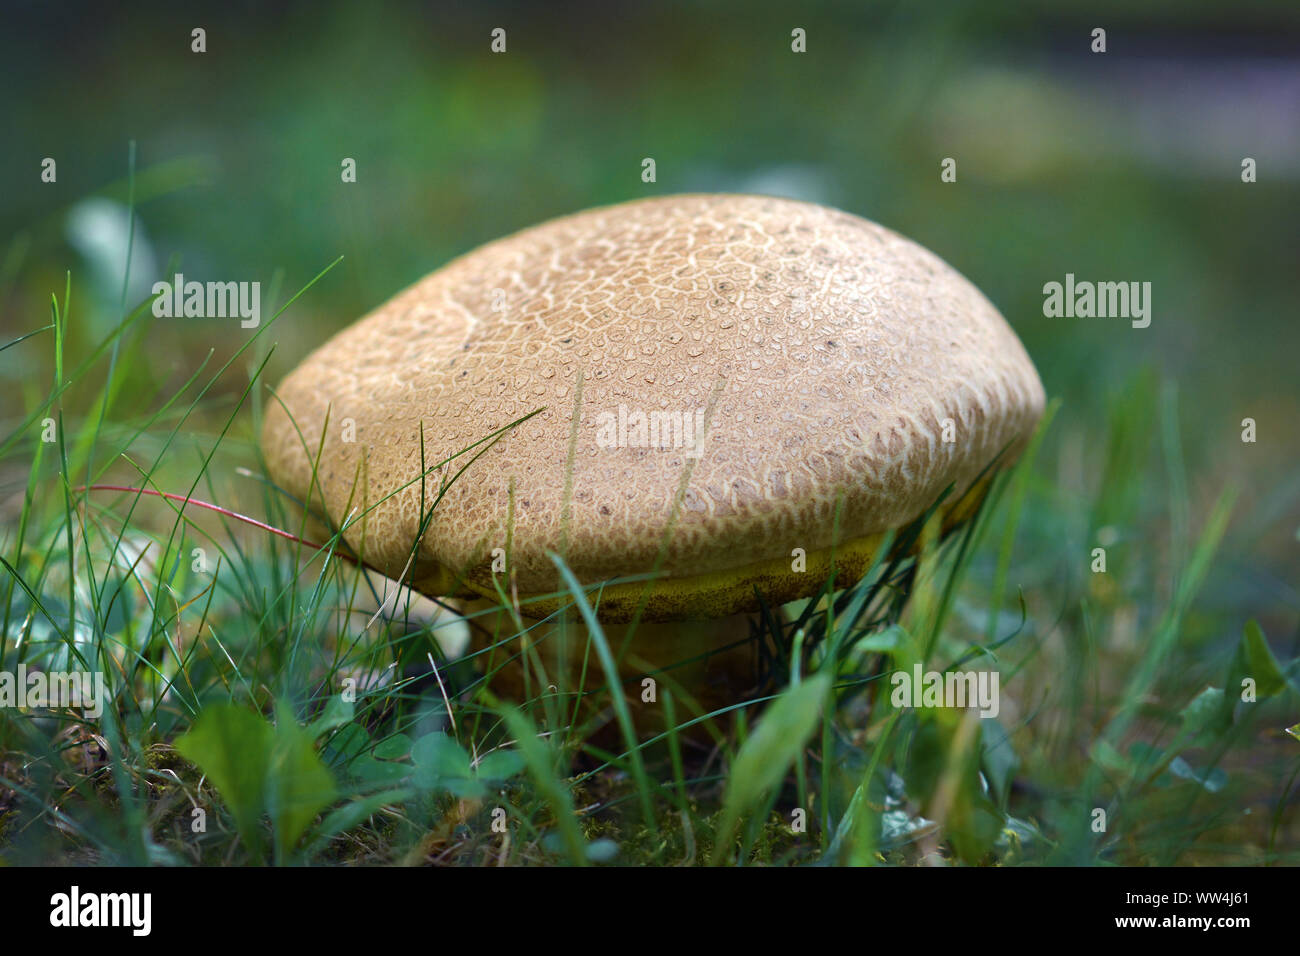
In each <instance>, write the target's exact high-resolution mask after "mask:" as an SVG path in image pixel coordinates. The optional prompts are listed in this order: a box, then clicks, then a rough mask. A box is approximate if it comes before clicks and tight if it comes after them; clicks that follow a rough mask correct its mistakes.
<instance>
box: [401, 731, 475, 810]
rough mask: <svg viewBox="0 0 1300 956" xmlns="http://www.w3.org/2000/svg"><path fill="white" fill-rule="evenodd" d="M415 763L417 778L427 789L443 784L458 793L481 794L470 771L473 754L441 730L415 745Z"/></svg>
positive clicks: (414, 777)
mask: <svg viewBox="0 0 1300 956" xmlns="http://www.w3.org/2000/svg"><path fill="white" fill-rule="evenodd" d="M411 760H412V762H414V764H415V774H414V776H413V778H412V779H413V780H414V782H415V785H416V786H418V787H420V788H421V789H423V790H432V789H434V788H436V787H441V788H442V789H444V790H447V791H449V792H451V793H452V794H453V795H455V796H462V797H467V796H477V795H478V794H477V793H475V792H473V791H475V790H476V789H478V788H477V787H476V786H474V785H473V783H474V781H473V777H474V774H473V772H472V771H471V770H470V763H469V754H467V753H466V752H465V748H463V747H462V746H461V745H460V744H458V743H456V741H455V740H453V739H452V738H451V737H448V736H447V735H446V734H444V733H441V732H435V733H432V734H425V735H424V736H423V737H421V738H420V739H419V740H417V741H416V742H415V743H414V744H413V745H412V746H411Z"/></svg>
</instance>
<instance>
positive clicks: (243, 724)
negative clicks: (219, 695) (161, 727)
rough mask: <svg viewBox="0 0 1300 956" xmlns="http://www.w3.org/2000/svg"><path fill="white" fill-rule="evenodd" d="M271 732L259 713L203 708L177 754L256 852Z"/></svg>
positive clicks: (215, 706) (225, 707) (228, 706)
mask: <svg viewBox="0 0 1300 956" xmlns="http://www.w3.org/2000/svg"><path fill="white" fill-rule="evenodd" d="M274 733H275V731H274V729H273V728H272V727H271V725H270V724H269V723H268V722H267V721H266V720H265V719H263V717H262V716H261V715H260V714H255V713H253V712H252V711H251V710H248V709H246V708H244V707H239V706H236V705H235V704H227V703H222V704H210V705H208V706H207V707H204V708H203V711H202V712H201V713H200V714H199V717H198V720H196V721H195V722H194V726H193V727H192V728H191V729H190V731H189V732H188V733H186V734H185V735H184V736H182V737H180V738H179V739H178V740H177V741H176V750H177V751H178V752H179V753H180V754H181V756H183V757H184V758H185V759H186V760H188V761H190V762H191V763H192V764H194V765H195V766H197V767H198V768H199V769H200V770H202V771H203V773H204V774H205V775H206V776H207V778H208V779H209V780H211V781H212V785H213V786H214V787H216V788H217V792H218V793H219V794H220V795H221V799H222V800H223V801H224V802H225V804H226V807H227V809H229V810H230V814H231V816H233V817H234V818H235V827H236V828H237V829H238V830H239V836H240V839H242V840H243V841H244V847H245V848H246V849H247V850H248V852H249V854H250V855H252V856H258V855H260V852H261V844H262V839H261V837H262V834H261V816H262V811H263V809H264V808H265V803H264V800H265V794H266V773H267V767H268V764H269V761H270V753H271V744H272V738H273V737H274Z"/></svg>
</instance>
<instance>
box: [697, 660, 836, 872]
mask: <svg viewBox="0 0 1300 956" xmlns="http://www.w3.org/2000/svg"><path fill="white" fill-rule="evenodd" d="M830 688H831V678H830V675H829V674H817V675H815V676H813V677H810V678H808V679H806V680H804V681H803V682H802V683H799V684H795V685H794V686H792V687H788V688H786V690H785V691H784V692H783V693H782V694H781V696H780V697H778V698H777V699H776V700H775V701H774V702H773V703H772V705H771V706H770V707H768V709H767V711H766V712H765V713H764V714H763V717H762V719H761V720H760V721H759V724H758V728H757V729H756V730H755V731H754V733H753V734H752V735H750V737H749V739H748V740H746V741H745V743H744V745H743V746H742V747H741V748H740V753H738V754H737V755H736V760H735V762H734V763H733V764H732V766H731V773H730V775H729V776H728V778H727V791H726V795H725V797H724V798H723V805H722V822H721V823H720V824H719V827H718V842H717V847H716V849H715V850H714V854H713V862H714V863H715V864H717V863H721V862H722V861H723V859H724V858H725V857H726V856H727V854H728V853H729V852H730V850H731V838H732V836H733V834H734V833H735V830H736V825H737V823H738V822H739V820H740V817H741V815H742V814H743V813H745V812H746V811H749V810H752V809H753V808H754V806H755V804H757V803H758V802H759V801H760V800H761V799H762V797H763V796H764V795H765V794H766V793H767V792H768V791H769V790H771V789H772V788H773V787H775V786H776V785H777V784H778V783H779V782H780V781H781V778H782V777H784V776H785V772H786V770H788V769H789V767H790V765H791V764H792V763H794V761H795V759H796V758H797V757H798V756H799V753H800V751H801V750H803V746H804V744H805V743H806V742H807V740H808V737H809V735H810V734H811V733H812V732H813V730H814V729H815V728H816V727H817V724H818V723H819V721H820V720H821V716H822V703H823V701H824V700H825V699H826V695H827V694H828V693H829V692H830Z"/></svg>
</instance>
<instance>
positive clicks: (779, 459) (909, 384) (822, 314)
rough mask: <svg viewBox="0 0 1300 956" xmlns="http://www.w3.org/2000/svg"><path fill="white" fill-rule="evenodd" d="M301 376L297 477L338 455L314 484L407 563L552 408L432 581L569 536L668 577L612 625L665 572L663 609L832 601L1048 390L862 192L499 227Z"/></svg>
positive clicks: (965, 482) (666, 612)
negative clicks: (828, 580)
mask: <svg viewBox="0 0 1300 956" xmlns="http://www.w3.org/2000/svg"><path fill="white" fill-rule="evenodd" d="M580 377H581V406H580V417H579V419H578V422H577V425H576V427H574V424H573V419H574V409H575V398H576V397H577V395H578V390H579V379H580ZM278 394H279V398H280V400H281V401H282V402H283V404H284V407H285V408H287V409H288V412H289V413H291V415H292V418H293V422H291V421H290V417H289V415H287V414H286V413H285V411H284V409H282V408H281V407H280V405H279V404H278V403H276V402H274V401H273V402H272V403H270V405H269V410H268V414H267V418H266V426H265V430H264V433H263V446H264V449H265V453H266V456H267V462H268V465H269V468H270V472H271V476H272V478H273V479H274V480H275V481H276V482H277V483H279V484H280V485H281V486H282V487H284V488H285V489H286V490H287V491H289V492H290V493H292V494H294V495H296V496H298V497H300V498H307V497H308V491H309V485H310V484H311V481H312V472H313V467H312V461H313V459H314V458H315V457H316V454H317V450H318V449H319V450H320V455H319V467H318V470H317V474H316V480H317V483H318V484H317V486H316V489H315V491H314V493H313V494H312V495H311V497H312V498H313V499H314V500H317V501H318V502H320V501H323V505H324V507H325V509H326V510H327V512H328V514H329V515H330V517H331V518H332V520H333V521H334V522H335V523H339V524H341V523H343V522H344V521H345V519H347V518H348V516H349V515H350V514H351V515H354V516H355V515H357V514H360V513H361V512H363V511H365V510H366V508H368V507H370V506H375V507H373V509H372V510H370V511H369V512H368V513H367V514H366V516H365V518H364V520H356V519H355V518H354V520H353V523H351V524H350V525H349V526H348V528H347V531H346V538H347V540H348V542H349V544H350V545H351V546H352V547H353V548H354V549H356V550H357V551H358V552H359V553H360V554H361V555H362V557H363V558H364V559H365V560H366V561H367V562H368V563H370V564H372V565H373V566H374V567H376V568H378V569H379V570H381V571H383V572H385V573H386V574H389V575H393V576H395V575H398V574H400V573H401V572H402V571H403V570H404V569H406V568H407V565H408V559H410V557H411V554H412V551H413V549H414V548H415V543H416V538H417V536H418V529H419V526H420V521H421V515H422V513H427V510H428V508H429V506H430V505H431V504H432V502H433V500H434V499H435V498H436V497H437V493H438V489H439V486H440V482H441V481H442V479H443V477H444V476H446V477H450V475H451V474H453V473H454V472H455V471H456V470H458V469H459V468H460V467H461V466H462V465H464V464H466V463H468V462H469V460H470V458H471V457H472V456H473V455H474V454H476V453H477V452H480V451H483V449H484V448H485V447H486V446H485V445H483V444H480V445H478V446H477V447H475V448H473V449H472V450H471V451H469V452H468V453H465V454H460V453H462V452H463V451H464V450H465V449H467V448H469V447H470V446H472V445H474V444H475V443H476V442H479V441H480V440H482V439H484V438H485V437H487V436H489V435H491V434H492V433H493V432H495V431H497V430H498V429H501V428H503V427H505V426H507V425H509V424H510V423H511V422H513V421H515V420H517V419H519V418H522V417H524V416H525V415H528V414H529V413H531V412H534V411H536V410H537V409H539V408H541V409H543V410H542V411H541V412H540V413H539V414H537V415H535V416H534V417H532V418H530V419H528V420H527V421H525V422H523V423H522V424H520V425H518V426H517V427H515V428H513V429H511V430H509V431H507V432H506V433H505V434H504V435H503V436H502V437H501V438H500V440H499V441H497V442H496V443H495V444H493V445H492V446H491V447H488V448H487V450H486V451H484V452H483V454H482V455H481V457H479V458H478V459H477V460H476V461H474V462H473V463H471V464H469V467H468V468H467V469H466V470H465V472H464V473H463V474H462V475H461V476H460V477H459V478H458V480H457V481H456V482H455V483H454V484H452V485H451V486H450V487H449V488H448V489H447V491H446V494H445V496H444V497H443V498H442V500H441V501H440V502H438V504H437V507H436V508H434V510H433V512H432V517H431V518H430V519H429V520H428V526H427V530H426V531H425V533H424V535H423V537H422V538H421V539H420V541H419V545H418V549H416V554H415V559H414V561H413V562H412V564H411V567H410V570H409V572H408V575H409V579H410V580H412V581H414V583H415V585H416V586H417V587H418V588H420V589H421V590H425V591H426V592H428V593H439V594H456V593H459V594H462V595H469V594H473V593H477V594H480V595H486V596H495V595H496V589H495V586H494V582H493V577H494V574H493V568H492V565H493V554H492V552H493V550H494V549H498V548H500V549H503V550H504V551H505V552H507V553H508V555H509V562H510V570H511V572H512V575H513V584H514V586H515V588H516V590H517V593H518V595H519V596H520V598H521V600H522V599H526V598H528V597H530V596H536V595H546V594H552V593H554V592H556V591H559V590H561V588H562V585H561V583H560V579H559V576H558V573H557V571H556V569H555V566H554V564H553V563H552V561H551V560H550V558H549V557H548V555H547V552H548V551H556V552H563V553H566V554H567V560H568V563H569V565H570V566H571V567H572V569H573V571H574V573H575V575H576V576H577V578H578V580H579V581H581V582H582V583H583V584H595V583H598V582H602V581H609V580H612V579H616V578H626V577H628V576H634V575H636V576H642V583H637V584H626V583H625V584H622V585H613V586H611V587H607V588H606V589H605V590H604V592H603V593H602V594H601V596H600V600H601V613H602V615H603V616H605V617H607V618H608V619H610V620H618V619H620V618H626V617H627V616H628V615H629V614H630V613H631V611H632V609H633V607H634V606H635V604H636V603H637V600H638V599H640V598H641V596H642V594H643V591H644V583H643V582H644V576H645V575H646V574H647V573H648V572H650V571H652V569H655V568H656V566H658V568H659V571H660V573H661V576H662V577H661V579H660V580H658V582H657V583H656V585H655V587H654V591H653V597H652V599H651V601H650V604H649V607H648V609H647V610H648V614H647V616H648V617H650V618H675V617H696V616H720V615H722V614H727V613H732V612H735V611H740V610H747V609H752V608H753V607H755V606H756V605H755V598H754V588H755V587H758V589H759V590H760V591H761V592H763V594H764V597H765V600H768V601H770V602H779V601H787V600H792V599H794V598H797V597H800V596H806V595H808V594H810V593H813V592H814V591H815V590H816V589H817V588H819V587H820V586H821V584H822V582H823V581H824V580H825V572H827V571H828V570H829V568H830V556H831V554H832V552H833V553H834V554H835V558H836V562H837V566H838V567H839V568H840V569H841V577H840V578H839V580H841V581H843V582H847V580H849V579H851V576H852V575H853V574H861V573H862V570H863V565H864V563H865V561H866V560H867V559H868V558H869V557H870V554H871V552H872V551H873V550H874V548H875V545H876V542H877V541H878V540H879V536H880V535H881V534H882V533H884V532H886V531H887V530H889V529H896V528H899V527H901V526H904V525H906V524H907V523H909V522H910V521H912V520H913V519H915V518H916V517H917V516H919V515H920V514H922V513H923V512H924V511H925V509H926V508H928V507H929V506H930V505H932V504H933V503H934V501H935V500H936V498H938V497H939V496H940V494H941V493H942V491H943V490H944V489H945V488H946V487H947V486H948V485H949V484H950V483H952V484H955V486H956V489H955V494H954V495H952V496H951V497H950V498H949V499H948V501H949V502H954V501H958V500H959V499H962V500H961V505H960V508H961V509H968V508H969V507H970V505H971V502H972V500H973V498H974V497H975V495H976V493H977V492H978V491H979V490H980V489H978V488H974V489H973V488H972V486H973V485H974V483H975V479H976V478H977V476H979V475H980V474H981V472H982V471H984V469H985V468H986V466H988V465H989V464H990V463H991V462H993V461H994V459H995V458H997V456H998V454H999V452H1001V451H1003V450H1004V449H1007V450H1008V453H1007V455H1005V456H1004V458H1002V459H999V462H998V463H999V464H1003V463H1004V462H1006V461H1010V460H1012V459H1013V458H1014V456H1015V454H1016V453H1017V452H1018V451H1019V449H1020V448H1021V447H1022V446H1023V444H1024V442H1025V441H1026V440H1027V439H1028V437H1029V435H1030V433H1031V432H1032V430H1033V428H1034V425H1035V423H1036V422H1037V421H1038V418H1039V416H1040V414H1041V412H1042V408H1043V387H1042V383H1041V382H1040V381H1039V378H1038V375H1037V373H1036V372H1035V370H1034V366H1033V363H1032V362H1031V361H1030V359H1029V357H1028V355H1027V354H1026V353H1025V350H1024V348H1023V346H1022V345H1021V344H1020V341H1019V340H1018V339H1017V338H1016V335H1015V333H1014V332H1013V331H1012V330H1011V328H1010V327H1009V326H1008V325H1007V323H1006V321H1005V320H1004V319H1003V318H1002V316H1001V315H1000V314H999V313H998V311H997V310H996V309H995V308H994V307H993V306H992V304H990V303H989V301H988V300H987V299H986V298H984V296H983V295H981V294H980V292H979V291H978V290H977V289H976V288H975V287H974V286H973V285H971V284H970V283H969V282H968V281H966V280H965V279H964V278H962V276H961V275H959V274H958V273H957V272H956V271H954V270H953V269H952V268H951V267H950V266H948V265H947V264H946V263H944V262H943V261H942V260H940V259H939V258H938V257H937V256H935V255H934V254H932V253H930V252H928V251H927V250H925V249H923V248H921V247H920V246H918V245H917V244H916V243H913V242H911V241H909V240H907V239H904V238H903V237H902V236H899V235H898V234H896V233H894V232H891V231H890V230H888V229H885V228H883V227H881V226H878V225H876V224H874V223H872V222H868V221H866V220H864V219H860V218H858V217H856V216H852V215H849V214H847V213H843V212H839V211H837V210H834V209H828V208H825V207H822V206H817V205H812V204H809V203H804V202H795V201H791V200H785V199H774V198H768V197H762V196H734V195H687V196H670V197H666V198H660V199H649V200H643V201H638V202H631V203H626V204H623V205H619V206H611V207H607V208H601V209H593V210H589V211H587V212H581V213H578V214H576V215H572V216H566V217H564V218H561V219H556V220H553V221H551V222H547V223H544V224H542V225H540V226H536V227H534V228H531V229H526V230H524V231H523V232H520V233H517V234H515V235H513V236H510V237H507V238H505V239H501V240H498V241H496V242H492V243H489V244H488V245H486V246H483V247H481V248H480V249H477V250H475V251H474V252H471V253H469V254H468V255H465V256H463V257H461V258H459V259H457V260H455V261H454V262H452V263H450V264H449V265H447V266H445V267H444V268H442V269H439V270H438V271H436V272H434V273H432V274H431V275H429V276H427V277H426V278H424V279H423V280H421V281H420V282H418V283H417V284H415V285H414V286H412V287H411V288H409V289H407V290H406V291H404V292H402V293H401V294H400V295H398V296H397V297H396V298H394V299H392V300H391V301H389V302H388V303H386V304H385V305H383V306H381V307H380V308H379V309H378V310H376V311H375V312H373V313H371V314H370V315H369V316H367V317H366V318H364V319H362V320H361V321H359V322H357V323H355V324H354V325H352V326H351V327H349V328H347V329H345V330H344V331H342V332H340V333H339V334H338V335H336V336H334V337H333V338H332V339H330V340H329V341H328V342H327V343H326V344H325V345H323V346H322V347H321V348H319V349H317V350H316V351H315V352H314V353H312V355H310V356H309V357H308V358H307V359H306V360H305V361H304V362H303V363H302V364H301V365H300V366H299V367H298V368H297V369H296V370H295V371H294V372H293V373H292V374H290V375H289V376H288V378H286V379H285V381H284V382H283V383H282V384H281V386H280V387H279V389H278ZM638 413H639V414H640V415H644V416H645V421H644V424H645V425H646V426H647V428H646V429H645V432H642V431H641V430H640V429H639V428H638V425H640V424H642V419H641V418H639V417H638ZM652 413H658V414H657V417H656V416H652ZM327 415H328V423H329V424H328V428H326V427H325V423H326V419H327ZM701 418H705V419H707V433H706V434H705V436H704V439H703V442H702V444H699V445H695V446H692V445H691V442H690V438H691V430H690V428H689V426H691V425H694V426H698V425H699V424H700V423H701ZM651 421H653V423H654V424H655V425H656V426H657V427H656V429H655V431H656V432H657V433H659V434H657V435H656V436H654V437H657V438H658V444H657V445H655V444H653V441H652V440H651V438H652V436H651V435H650V434H649V431H650V430H649V428H648V425H649V424H650V423H651ZM294 422H296V428H295V424H294ZM945 423H947V426H948V435H947V436H945ZM421 427H423V437H424V454H423V462H424V466H425V467H426V468H429V467H432V466H433V465H435V464H437V463H439V462H441V461H444V460H445V459H448V458H452V463H451V465H450V468H449V469H448V470H444V471H443V472H435V473H433V474H431V475H430V476H429V478H428V480H427V481H426V483H425V492H424V506H423V508H422V501H421V498H422V495H421V488H420V481H419V475H420V470H421V452H420V435H421ZM353 429H354V431H355V434H354V435H353V434H352V430H353ZM674 429H676V430H674ZM323 430H324V431H325V435H324V438H323V441H322V431H323ZM299 431H300V432H301V437H300V435H299ZM945 437H947V438H949V439H951V440H947V441H945ZM347 439H352V440H347ZM571 443H572V452H571ZM571 454H572V468H571V473H570V468H569V461H570V455H571ZM457 455H459V457H455V458H453V457H452V456H457ZM688 467H689V468H690V471H689V477H688V478H687V479H686V480H685V483H684V484H683V481H684V470H685V469H687V468H688ZM512 483H513V486H514V501H513V506H512V504H511V500H510V494H511V492H510V488H511V484H512ZM981 484H982V483H981ZM403 485H406V486H407V487H406V488H405V490H402V491H397V489H398V488H400V487H401V486H403ZM566 489H568V490H567V491H566ZM395 491H397V493H396V494H393V493H394V492H395ZM968 491H969V492H970V494H967V492H968ZM679 492H680V502H679V501H678V499H679ZM390 495H391V497H388V496H390ZM963 495H964V496H965V497H964V499H963ZM386 497H387V500H385V501H382V503H379V504H377V505H376V503H377V502H381V499H385V498H386ZM511 516H513V517H511ZM952 516H953V517H959V516H960V515H959V514H957V513H955V512H954V513H953V515H952ZM566 532H567V534H566ZM795 549H802V550H803V552H804V553H805V554H806V556H807V558H806V566H805V569H804V570H802V571H798V570H795V569H794V565H795V558H794V557H792V554H793V552H795ZM511 580H512V579H511V577H510V576H507V575H501V576H499V577H498V581H499V582H500V583H501V585H502V587H503V588H505V589H506V590H507V592H508V591H509V590H510V581H511ZM538 606H539V607H540V608H541V609H542V610H546V609H549V608H551V607H554V606H555V602H554V601H548V602H542V603H541V604H540V605H538ZM534 613H535V614H536V613H538V612H537V611H534Z"/></svg>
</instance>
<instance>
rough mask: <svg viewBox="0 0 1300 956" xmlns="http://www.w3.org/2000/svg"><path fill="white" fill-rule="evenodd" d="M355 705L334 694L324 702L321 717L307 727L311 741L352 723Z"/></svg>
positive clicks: (340, 695)
mask: <svg viewBox="0 0 1300 956" xmlns="http://www.w3.org/2000/svg"><path fill="white" fill-rule="evenodd" d="M356 709H357V708H356V705H355V704H353V703H352V702H351V701H347V700H344V699H343V695H342V694H334V695H333V696H332V697H330V698H329V699H328V700H326V701H325V709H324V710H322V711H321V715H320V716H319V717H317V718H316V719H315V720H313V721H312V722H311V723H310V724H308V725H307V733H309V734H311V737H312V739H313V740H319V739H320V738H321V737H324V736H325V735H326V734H328V733H330V732H331V731H334V730H337V729H338V728H340V727H344V726H346V725H347V724H350V723H352V717H353V715H354V714H355V712H356Z"/></svg>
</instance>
